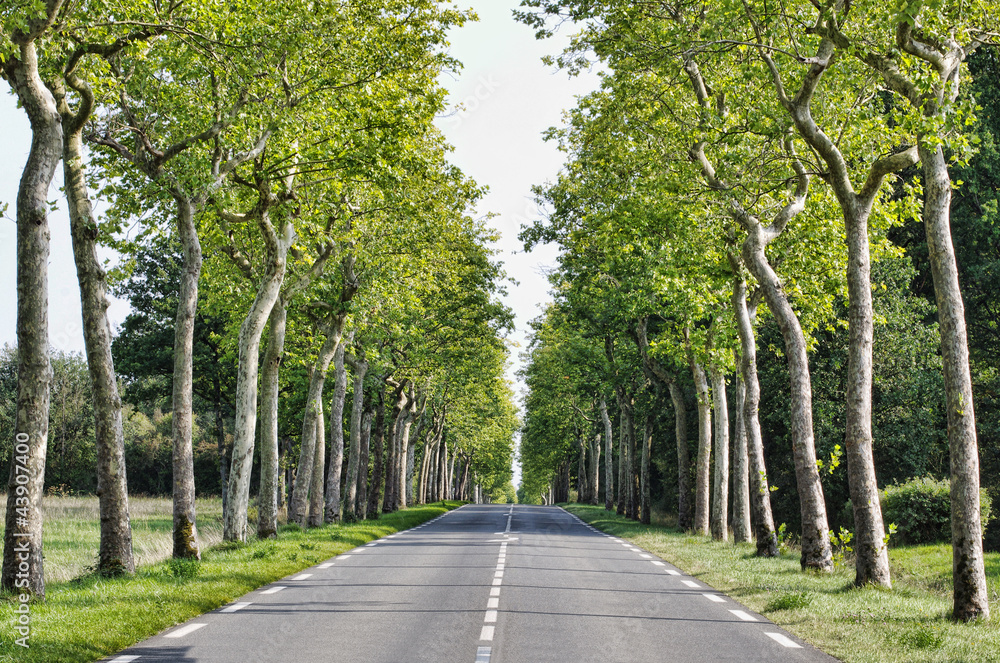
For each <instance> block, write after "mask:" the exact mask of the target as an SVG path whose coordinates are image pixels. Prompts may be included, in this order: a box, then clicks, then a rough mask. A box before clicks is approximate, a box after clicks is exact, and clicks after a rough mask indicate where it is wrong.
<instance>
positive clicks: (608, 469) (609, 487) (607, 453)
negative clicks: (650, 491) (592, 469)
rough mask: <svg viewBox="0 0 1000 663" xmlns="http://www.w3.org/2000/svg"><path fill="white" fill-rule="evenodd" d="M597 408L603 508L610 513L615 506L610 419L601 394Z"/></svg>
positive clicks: (606, 404) (606, 405) (605, 402)
mask: <svg viewBox="0 0 1000 663" xmlns="http://www.w3.org/2000/svg"><path fill="white" fill-rule="evenodd" d="M599 407H600V411H601V421H602V422H603V423H604V508H605V509H606V510H607V511H611V510H613V509H614V504H615V465H614V454H613V453H612V452H613V449H612V448H611V435H612V433H611V418H610V417H609V416H608V403H607V401H606V400H605V399H604V395H603V394H602V395H601V401H600V403H599Z"/></svg>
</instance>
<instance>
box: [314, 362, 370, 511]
mask: <svg viewBox="0 0 1000 663" xmlns="http://www.w3.org/2000/svg"><path fill="white" fill-rule="evenodd" d="M344 354H345V347H344V344H343V343H341V344H340V347H338V348H337V352H336V354H335V355H334V359H333V370H334V376H335V377H334V383H333V384H334V387H333V404H332V405H331V406H330V465H329V469H328V471H327V474H326V510H325V515H323V516H319V514H317V515H316V517H317V520H318V519H319V518H322V519H323V520H324V521H325V522H328V523H336V522H340V493H341V473H342V472H343V466H344V401H345V400H346V399H347V369H346V368H345V367H344ZM359 423H360V422H359ZM359 433H360V430H359ZM358 442H359V443H360V439H359V440H358ZM320 504H322V503H320ZM320 510H321V511H322V506H321V507H320Z"/></svg>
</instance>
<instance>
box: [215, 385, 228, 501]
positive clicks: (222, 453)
mask: <svg viewBox="0 0 1000 663" xmlns="http://www.w3.org/2000/svg"><path fill="white" fill-rule="evenodd" d="M212 392H213V393H212V396H213V403H212V405H213V409H214V410H215V450H216V454H217V455H218V457H219V488H220V490H221V491H222V515H223V518H225V514H226V510H227V509H228V507H229V505H228V504H227V503H226V499H227V498H226V493H227V492H228V491H227V490H226V486H228V485H229V448H228V446H227V445H226V418H225V415H223V413H222V384H221V382H220V381H219V378H218V376H216V377H215V380H214V381H213V385H212Z"/></svg>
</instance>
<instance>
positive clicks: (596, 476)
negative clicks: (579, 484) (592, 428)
mask: <svg viewBox="0 0 1000 663" xmlns="http://www.w3.org/2000/svg"><path fill="white" fill-rule="evenodd" d="M600 482H601V434H600V433H593V434H592V435H591V436H590V472H589V475H588V478H587V485H588V487H589V488H590V494H589V497H590V499H589V500H588V502H589V503H590V504H594V505H596V504H597V503H598V502H599V501H600V499H599V493H600Z"/></svg>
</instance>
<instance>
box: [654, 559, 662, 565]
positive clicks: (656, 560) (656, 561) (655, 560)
mask: <svg viewBox="0 0 1000 663" xmlns="http://www.w3.org/2000/svg"><path fill="white" fill-rule="evenodd" d="M653 564H656V565H657V566H664V564H663V562H661V561H660V560H658V559H654V560H653Z"/></svg>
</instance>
